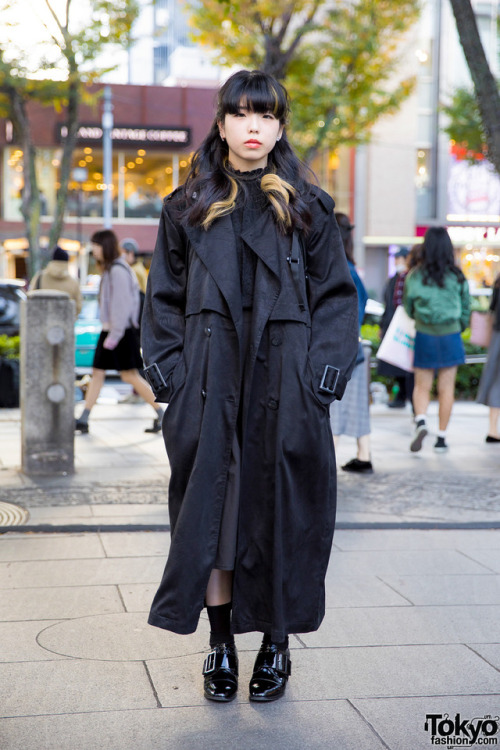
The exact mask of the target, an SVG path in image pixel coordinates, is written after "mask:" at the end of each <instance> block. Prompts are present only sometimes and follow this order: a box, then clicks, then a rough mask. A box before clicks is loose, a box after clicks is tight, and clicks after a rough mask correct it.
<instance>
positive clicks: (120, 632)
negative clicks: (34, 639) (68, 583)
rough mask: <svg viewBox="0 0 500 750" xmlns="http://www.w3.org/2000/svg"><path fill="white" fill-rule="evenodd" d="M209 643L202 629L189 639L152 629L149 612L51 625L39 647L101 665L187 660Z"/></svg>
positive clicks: (107, 615)
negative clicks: (107, 662)
mask: <svg viewBox="0 0 500 750" xmlns="http://www.w3.org/2000/svg"><path fill="white" fill-rule="evenodd" d="M207 642H208V637H207V635H206V634H205V633H204V632H203V629H201V628H199V629H198V631H197V633H195V634H193V635H191V636H189V637H186V636H181V635H177V634H175V633H170V632H168V631H166V630H162V629H160V628H155V627H152V626H151V625H148V622H147V614H146V613H145V612H132V613H129V612H122V613H116V614H103V615H93V616H91V617H80V618H77V619H73V620H64V621H63V622H56V623H54V624H49V625H48V626H47V627H46V628H44V629H43V631H42V632H40V633H39V635H38V643H39V644H40V646H41V647H43V648H45V649H47V650H48V651H51V652H53V653H55V654H60V655H63V656H72V657H75V658H78V659H88V660H98V661H144V660H146V659H170V658H174V657H184V656H185V655H186V654H193V653H198V654H201V653H202V652H203V651H205V649H206V644H207ZM200 658H201V657H200V656H199V657H198V659H199V660H200ZM201 660H202V659H201ZM202 661H203V660H202Z"/></svg>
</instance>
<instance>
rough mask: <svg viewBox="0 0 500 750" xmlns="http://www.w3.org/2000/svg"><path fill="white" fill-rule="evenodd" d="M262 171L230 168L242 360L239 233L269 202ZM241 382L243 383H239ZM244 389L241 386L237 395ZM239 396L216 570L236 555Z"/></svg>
mask: <svg viewBox="0 0 500 750" xmlns="http://www.w3.org/2000/svg"><path fill="white" fill-rule="evenodd" d="M264 174H265V170H264V169H255V170H252V171H251V172H238V171H236V170H235V171H234V172H233V176H234V177H235V179H236V180H237V181H238V187H239V190H238V195H237V197H236V206H235V208H234V210H233V212H232V213H231V222H232V226H233V231H234V235H235V239H236V249H237V253H238V261H239V266H240V284H241V302H242V307H243V363H242V372H244V371H245V360H246V356H247V354H248V347H249V340H250V331H251V328H252V307H253V295H254V284H255V268H256V264H257V256H256V255H255V253H254V252H253V251H252V250H251V248H250V247H248V245H247V244H246V243H245V242H244V241H243V239H242V237H241V235H242V233H243V232H244V231H245V229H247V228H248V227H249V226H251V225H252V224H253V223H254V222H255V220H256V219H257V218H258V217H259V216H260V215H261V214H262V212H263V211H266V210H269V201H268V200H267V197H266V195H265V193H263V191H262V189H261V187H260V181H261V178H262V176H263V175H264ZM242 385H244V384H242ZM244 391H245V389H244V388H241V394H243V393H244ZM242 401H243V399H241V401H240V408H239V412H238V421H237V426H236V432H235V434H234V439H233V444H232V448H231V462H230V465H229V471H228V482H227V490H226V497H225V500H224V508H223V511H222V518H221V526H220V532H219V544H218V547H217V557H216V560H215V566H214V567H215V568H216V569H217V570H233V569H234V561H235V557H236V541H237V529H238V513H239V505H240V475H241V439H242V427H243V420H244V414H243V403H242Z"/></svg>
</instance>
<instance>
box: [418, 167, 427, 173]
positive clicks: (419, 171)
mask: <svg viewBox="0 0 500 750" xmlns="http://www.w3.org/2000/svg"><path fill="white" fill-rule="evenodd" d="M418 173H419V174H427V169H426V168H425V167H419V168H418Z"/></svg>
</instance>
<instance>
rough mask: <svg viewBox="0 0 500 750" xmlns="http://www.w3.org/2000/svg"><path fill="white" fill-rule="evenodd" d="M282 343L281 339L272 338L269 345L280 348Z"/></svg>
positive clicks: (277, 337)
mask: <svg viewBox="0 0 500 750" xmlns="http://www.w3.org/2000/svg"><path fill="white" fill-rule="evenodd" d="M282 343H283V339H282V338H281V336H273V337H272V339H271V344H272V345H273V346H281V344H282Z"/></svg>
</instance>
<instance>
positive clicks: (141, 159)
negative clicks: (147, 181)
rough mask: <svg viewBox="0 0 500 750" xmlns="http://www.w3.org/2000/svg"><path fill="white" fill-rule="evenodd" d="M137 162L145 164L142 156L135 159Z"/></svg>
mask: <svg viewBox="0 0 500 750" xmlns="http://www.w3.org/2000/svg"><path fill="white" fill-rule="evenodd" d="M135 163H136V164H144V159H143V158H142V157H141V156H138V157H137V159H136V160H135Z"/></svg>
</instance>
